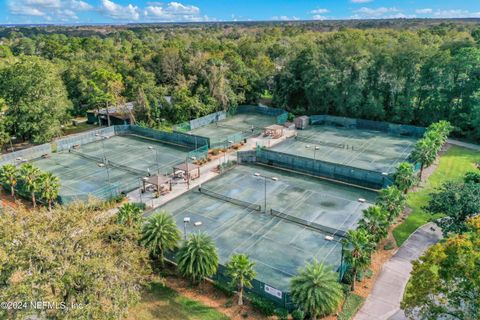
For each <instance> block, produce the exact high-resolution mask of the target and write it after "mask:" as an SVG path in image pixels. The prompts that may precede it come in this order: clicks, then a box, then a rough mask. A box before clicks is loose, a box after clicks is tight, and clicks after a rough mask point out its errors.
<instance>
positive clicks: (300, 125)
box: [293, 116, 309, 130]
mask: <svg viewBox="0 0 480 320" xmlns="http://www.w3.org/2000/svg"><path fill="white" fill-rule="evenodd" d="M293 122H294V123H295V128H297V129H301V130H303V129H306V128H307V127H308V122H309V118H308V117H307V116H300V117H296V118H295V120H293Z"/></svg>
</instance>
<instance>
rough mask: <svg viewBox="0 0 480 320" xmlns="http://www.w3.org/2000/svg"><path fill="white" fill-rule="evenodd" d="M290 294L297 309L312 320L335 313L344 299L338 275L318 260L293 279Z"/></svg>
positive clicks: (301, 270)
mask: <svg viewBox="0 0 480 320" xmlns="http://www.w3.org/2000/svg"><path fill="white" fill-rule="evenodd" d="M290 293H291V295H292V300H293V302H294V303H295V304H296V305H297V307H298V308H299V309H300V310H302V311H304V312H305V313H306V314H308V315H310V317H311V318H312V319H317V318H318V317H320V316H326V315H329V314H331V313H333V312H335V311H336V310H337V308H338V306H339V305H340V302H341V301H342V298H343V291H342V286H341V285H340V283H339V282H338V275H337V273H335V272H333V271H332V270H331V269H329V268H328V267H326V266H325V265H324V264H323V263H319V262H318V261H317V260H313V261H312V262H310V263H309V264H307V265H306V266H305V268H302V269H300V270H299V272H298V274H297V275H295V276H294V277H292V279H291V281H290Z"/></svg>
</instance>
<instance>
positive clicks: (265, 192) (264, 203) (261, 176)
mask: <svg viewBox="0 0 480 320" xmlns="http://www.w3.org/2000/svg"><path fill="white" fill-rule="evenodd" d="M253 175H254V176H255V177H260V178H263V180H264V189H263V191H264V193H263V195H264V196H263V199H264V202H263V212H264V213H267V179H270V180H272V181H278V178H277V177H267V176H264V175H262V174H260V173H258V172H255V173H254V174H253Z"/></svg>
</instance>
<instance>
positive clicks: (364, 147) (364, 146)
mask: <svg viewBox="0 0 480 320" xmlns="http://www.w3.org/2000/svg"><path fill="white" fill-rule="evenodd" d="M377 140H378V136H374V139H373V140H372V141H370V142H369V143H368V144H366V145H365V144H364V145H362V149H359V152H358V153H357V155H356V156H355V157H353V158H351V159H350V161H349V162H347V163H346V165H350V164H351V163H352V162H353V161H354V160H355V159H357V158H358V157H359V156H360V155H362V154H363V153H364V151H365V149H366V148H367V147H368V146H370V145H372V144H373V143H375V142H376V141H377Z"/></svg>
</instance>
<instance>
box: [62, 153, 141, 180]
mask: <svg viewBox="0 0 480 320" xmlns="http://www.w3.org/2000/svg"><path fill="white" fill-rule="evenodd" d="M70 153H73V154H75V155H78V156H79V157H82V158H85V159H87V160H90V161H94V162H96V163H97V164H98V163H104V164H106V165H107V166H110V167H113V168H117V169H120V170H123V171H127V172H130V173H132V174H134V175H140V176H148V172H146V171H143V170H138V169H135V168H132V167H128V166H125V165H123V164H119V163H116V162H113V161H111V160H108V159H106V163H105V161H104V159H102V158H99V157H95V156H92V155H89V154H85V153H82V152H79V151H77V150H74V149H70Z"/></svg>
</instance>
